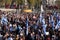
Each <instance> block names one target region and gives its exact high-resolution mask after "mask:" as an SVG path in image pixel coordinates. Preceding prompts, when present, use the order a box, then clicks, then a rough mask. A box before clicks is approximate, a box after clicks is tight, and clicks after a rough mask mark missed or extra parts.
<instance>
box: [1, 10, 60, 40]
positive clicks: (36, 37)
mask: <svg viewBox="0 0 60 40" xmlns="http://www.w3.org/2000/svg"><path fill="white" fill-rule="evenodd" d="M0 40H60V13H59V12H52V13H45V12H44V13H35V14H33V13H21V14H16V13H13V12H10V13H9V12H2V11H1V10H0Z"/></svg>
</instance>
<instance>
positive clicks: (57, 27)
mask: <svg viewBox="0 0 60 40" xmlns="http://www.w3.org/2000/svg"><path fill="white" fill-rule="evenodd" d="M59 28H60V21H58V23H57V25H56V27H55V29H59Z"/></svg>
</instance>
